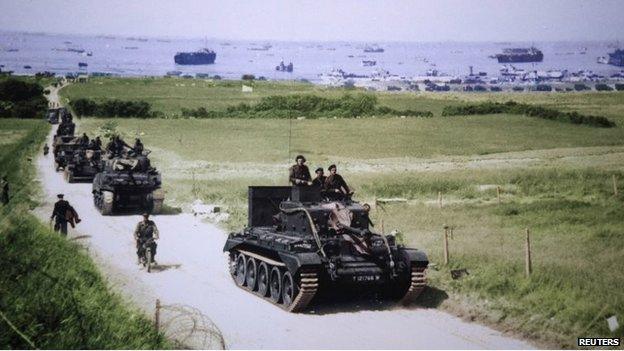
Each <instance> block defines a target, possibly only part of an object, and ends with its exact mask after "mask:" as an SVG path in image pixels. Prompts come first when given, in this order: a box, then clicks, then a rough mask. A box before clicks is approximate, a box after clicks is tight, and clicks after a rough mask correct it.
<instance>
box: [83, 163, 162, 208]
mask: <svg viewBox="0 0 624 351" xmlns="http://www.w3.org/2000/svg"><path fill="white" fill-rule="evenodd" d="M148 154H149V151H146V152H145V154H143V155H138V156H137V155H125V156H123V157H113V158H106V159H105V160H104V161H103V162H102V163H103V166H102V170H101V172H99V173H97V174H96V175H95V177H94V178H93V190H92V192H93V202H94V204H95V206H96V207H97V208H98V210H99V211H100V213H102V214H103V215H111V214H113V213H117V212H128V211H136V212H145V211H146V212H150V213H152V214H157V213H160V211H161V210H162V205H163V201H164V198H165V195H164V192H163V190H162V189H161V177H160V173H158V171H157V170H156V169H155V168H153V167H152V166H151V164H150V160H149V158H148V157H147V155H148Z"/></svg>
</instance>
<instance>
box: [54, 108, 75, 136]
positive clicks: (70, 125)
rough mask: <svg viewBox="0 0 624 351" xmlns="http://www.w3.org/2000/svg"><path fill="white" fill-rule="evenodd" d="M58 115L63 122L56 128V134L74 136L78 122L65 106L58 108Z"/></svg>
mask: <svg viewBox="0 0 624 351" xmlns="http://www.w3.org/2000/svg"><path fill="white" fill-rule="evenodd" d="M58 116H60V118H61V123H60V124H59V125H58V127H57V128H56V134H55V136H61V135H66V136H73V135H74V132H75V131H76V124H75V123H74V122H73V118H72V115H71V113H69V111H67V109H66V108H65V107H61V108H59V109H58Z"/></svg>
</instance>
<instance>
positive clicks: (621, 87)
mask: <svg viewBox="0 0 624 351" xmlns="http://www.w3.org/2000/svg"><path fill="white" fill-rule="evenodd" d="M615 90H617V91H622V90H624V84H622V83H616V84H615Z"/></svg>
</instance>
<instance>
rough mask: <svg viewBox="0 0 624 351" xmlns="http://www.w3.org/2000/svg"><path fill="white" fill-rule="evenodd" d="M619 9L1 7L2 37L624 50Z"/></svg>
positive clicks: (218, 4) (598, 2) (183, 0)
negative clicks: (558, 45) (533, 44)
mask: <svg viewBox="0 0 624 351" xmlns="http://www.w3.org/2000/svg"><path fill="white" fill-rule="evenodd" d="M623 14H624V1H621V0H587V1H581V0H515V1H510V0H505V1H504V0H496V1H495V0H478V1H477V0H430V1H418V0H411V1H410V0H395V1H389V0H386V1H372V0H344V1H341V0H314V1H307V0H306V1H298V0H291V1H286V0H241V1H236V0H220V1H212V0H206V1H199V0H173V1H169V0H135V1H131V0H125V1H124V0H105V1H104V0H65V1H62V0H0V30H2V31H27V32H51V33H71V34H111V35H121V36H145V37H189V38H204V37H207V38H219V39H230V40H237V39H239V40H285V41H341V40H344V41H367V42H371V41H415V42H429V41H557V40H624V15H623Z"/></svg>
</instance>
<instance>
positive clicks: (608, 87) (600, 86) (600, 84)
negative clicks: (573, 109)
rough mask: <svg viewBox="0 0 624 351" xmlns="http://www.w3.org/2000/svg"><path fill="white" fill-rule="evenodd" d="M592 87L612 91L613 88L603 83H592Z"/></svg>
mask: <svg viewBox="0 0 624 351" xmlns="http://www.w3.org/2000/svg"><path fill="white" fill-rule="evenodd" d="M594 88H595V89H596V90H597V91H613V88H611V87H610V86H608V85H606V84H604V83H598V84H596V85H594Z"/></svg>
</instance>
